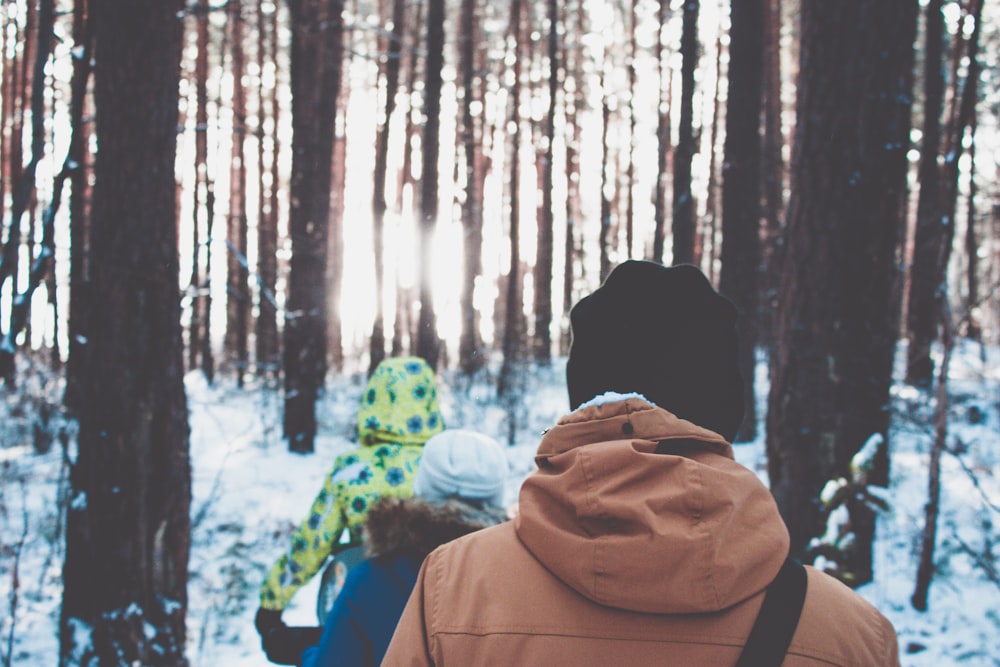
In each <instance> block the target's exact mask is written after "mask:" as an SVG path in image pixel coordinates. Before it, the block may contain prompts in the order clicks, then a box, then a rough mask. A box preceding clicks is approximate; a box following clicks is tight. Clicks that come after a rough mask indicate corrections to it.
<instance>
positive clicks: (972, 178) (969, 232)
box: [965, 111, 983, 343]
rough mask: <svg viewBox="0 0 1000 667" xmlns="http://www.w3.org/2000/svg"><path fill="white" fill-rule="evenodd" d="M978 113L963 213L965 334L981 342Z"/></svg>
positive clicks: (974, 115) (974, 116) (973, 128)
mask: <svg viewBox="0 0 1000 667" xmlns="http://www.w3.org/2000/svg"><path fill="white" fill-rule="evenodd" d="M977 125H978V123H977V117H976V113H975V111H973V114H972V123H971V125H970V127H969V133H970V135H971V137H970V138H971V141H970V142H969V197H968V200H967V202H966V215H965V258H966V262H967V265H966V267H965V287H966V292H965V321H966V329H965V335H966V336H968V337H969V338H971V339H972V340H975V341H978V342H979V343H982V342H983V330H982V325H981V323H980V319H979V313H978V311H979V305H980V304H979V240H978V232H977V227H978V223H977V221H976V218H977V211H976V196H977V194H978V191H979V188H978V181H977V179H976V129H977Z"/></svg>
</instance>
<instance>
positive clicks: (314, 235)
mask: <svg viewBox="0 0 1000 667" xmlns="http://www.w3.org/2000/svg"><path fill="white" fill-rule="evenodd" d="M288 7H289V12H290V17H291V25H292V53H291V93H292V182H291V192H290V201H291V208H290V211H289V224H288V227H289V233H290V235H291V237H292V256H291V260H290V262H289V272H288V296H287V300H286V304H285V308H286V310H285V327H284V354H283V356H284V370H285V415H284V434H285V437H286V438H287V439H288V447H289V449H290V450H291V451H294V452H311V451H313V448H314V440H315V437H316V399H317V397H318V395H319V390H320V387H322V385H323V380H324V378H325V376H326V342H327V341H326V335H327V334H326V325H327V312H326V310H327V285H326V261H327V246H328V238H327V234H328V225H327V223H328V220H329V213H330V182H331V175H330V172H331V162H332V149H333V132H334V121H335V116H336V110H337V95H338V91H339V88H340V60H341V38H342V28H343V24H342V21H343V18H342V9H343V3H342V2H341V0H289V4H288Z"/></svg>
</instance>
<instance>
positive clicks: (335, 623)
mask: <svg viewBox="0 0 1000 667" xmlns="http://www.w3.org/2000/svg"><path fill="white" fill-rule="evenodd" d="M364 565H365V564H364V563H363V564H362V565H359V566H358V567H357V568H356V569H355V570H352V571H351V573H350V574H348V575H347V581H345V582H344V588H343V589H342V590H341V591H340V595H338V596H337V598H336V600H334V602H333V608H332V609H331V610H330V613H329V615H328V616H327V617H326V623H325V624H324V626H323V636H322V637H321V638H320V640H319V645H318V646H317V647H316V648H315V649H314V650H313V651H312V652H307V653H305V654H303V656H302V667H325V666H328V665H368V664H372V655H371V642H370V640H369V639H368V638H367V637H366V636H365V630H364V627H363V626H364V619H363V618H362V616H363V614H358V613H357V612H356V609H357V608H358V606H359V605H360V604H363V603H364V600H363V599H362V596H363V592H364V588H365V586H366V582H365V580H364V577H365V576H367V570H366V568H364V567H363V566H364Z"/></svg>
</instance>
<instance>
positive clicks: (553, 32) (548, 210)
mask: <svg viewBox="0 0 1000 667" xmlns="http://www.w3.org/2000/svg"><path fill="white" fill-rule="evenodd" d="M546 7H547V9H548V18H549V31H548V57H549V91H548V94H549V108H548V110H547V111H546V114H545V138H544V142H543V143H544V146H545V152H544V158H543V162H542V193H541V194H542V210H541V216H540V220H539V225H538V242H537V254H536V257H535V274H534V284H535V361H536V362H538V363H539V364H542V365H548V364H550V363H551V362H552V258H553V255H554V251H555V249H554V247H553V243H554V237H555V233H554V226H555V215H554V211H553V208H552V207H553V202H552V187H553V180H554V179H553V173H552V170H553V164H552V162H553V158H554V153H553V150H554V146H553V144H554V143H555V136H556V104H557V103H558V91H559V3H558V2H556V0H548V2H547V3H546Z"/></svg>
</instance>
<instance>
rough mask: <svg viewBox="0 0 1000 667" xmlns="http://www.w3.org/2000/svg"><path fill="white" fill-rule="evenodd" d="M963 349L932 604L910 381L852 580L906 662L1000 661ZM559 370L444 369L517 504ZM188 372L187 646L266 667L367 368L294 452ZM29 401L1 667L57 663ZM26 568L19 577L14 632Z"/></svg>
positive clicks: (984, 421) (6, 418)
mask: <svg viewBox="0 0 1000 667" xmlns="http://www.w3.org/2000/svg"><path fill="white" fill-rule="evenodd" d="M956 355H957V356H956V358H955V361H954V362H953V364H954V368H953V378H952V399H951V401H952V413H951V424H950V434H951V438H950V440H949V451H950V453H948V454H946V455H945V457H944V459H943V460H942V514H941V517H940V523H939V530H938V535H939V540H938V546H937V551H936V561H937V563H938V567H937V573H936V575H935V579H934V581H933V583H932V585H931V589H930V609H929V611H927V612H917V611H915V610H914V609H913V608H912V607H911V605H910V603H909V598H910V596H911V595H912V593H913V589H914V581H915V575H916V567H917V558H918V556H919V539H920V529H921V527H922V524H923V516H924V503H925V502H926V498H927V461H928V451H929V446H930V442H931V439H932V437H933V429H932V428H931V427H930V419H931V416H932V414H933V402H932V400H931V399H930V398H929V397H928V395H926V394H923V393H921V392H917V391H914V390H912V389H911V388H908V387H903V386H898V387H897V388H896V390H895V391H894V393H893V396H894V401H895V406H894V407H895V410H896V412H895V419H894V429H893V432H892V434H891V435H890V439H889V446H890V454H891V460H892V481H891V488H890V489H889V490H888V492H887V493H885V494H883V495H882V497H883V498H884V499H886V500H888V501H889V505H890V508H889V510H888V511H887V512H885V513H883V514H882V515H881V519H880V522H879V525H878V537H877V541H876V545H875V569H876V578H875V581H874V582H872V583H870V584H868V585H866V586H864V587H862V588H861V589H859V592H860V594H861V595H863V596H864V597H865V598H867V599H868V600H869V601H871V602H872V604H874V605H875V606H876V607H878V608H879V609H880V610H881V611H882V612H883V613H884V614H885V615H886V616H887V617H888V618H889V619H890V620H891V621H892V622H893V624H894V625H895V627H896V629H897V631H898V633H899V642H900V650H901V659H902V664H903V665H905V666H906V667H943V666H946V665H970V666H984V667H986V666H998V665H1000V639H998V637H1000V584H998V583H997V582H995V581H991V580H990V578H989V576H988V575H987V573H986V572H987V570H988V568H990V567H992V568H993V570H992V571H993V576H996V574H995V573H996V570H997V567H998V565H997V562H996V560H995V558H996V551H997V546H996V544H997V542H1000V535H998V529H997V523H998V514H1000V509H998V505H1000V483H998V479H997V470H998V463H1000V448H998V446H997V443H998V441H1000V438H998V433H1000V416H998V413H997V409H998V403H1000V390H998V387H1000V370H998V368H996V367H992V366H986V365H984V363H983V362H982V361H981V359H980V354H979V350H978V348H976V347H974V346H962V347H960V348H959V349H957V350H956ZM564 363H565V362H564V360H563V361H559V362H556V363H555V364H554V365H553V367H552V368H541V369H537V368H536V369H529V370H528V371H527V372H528V377H527V378H526V379H525V381H524V386H525V387H526V390H525V395H524V396H523V398H522V399H521V400H519V401H516V402H514V407H513V408H511V412H510V413H508V412H507V411H505V409H504V408H503V407H502V406H503V403H502V402H500V401H498V400H497V399H496V397H495V390H494V389H493V388H492V386H491V385H490V384H489V382H488V378H487V377H486V375H485V374H481V375H480V376H478V377H477V378H474V379H473V380H469V379H466V378H464V377H462V376H460V375H458V374H454V373H451V372H447V373H444V374H443V375H442V377H441V398H442V407H443V412H444V416H445V420H446V423H447V424H448V425H449V426H450V427H465V428H473V429H476V430H479V431H481V432H484V433H486V434H488V435H491V436H493V437H495V438H496V439H497V440H499V441H500V442H502V443H508V444H510V446H509V447H508V449H507V451H508V454H509V459H510V464H511V471H512V478H511V480H510V482H509V484H508V488H507V490H506V499H507V501H508V502H510V503H512V504H513V503H515V502H516V497H517V488H518V486H519V484H520V480H521V479H523V477H524V476H525V475H527V474H528V473H530V471H531V470H532V469H533V466H534V463H533V457H534V452H535V448H536V446H537V444H538V441H539V439H540V435H541V432H542V431H544V430H545V429H546V428H548V427H549V426H551V425H552V424H554V423H555V421H556V420H557V419H558V418H559V417H560V416H562V415H563V414H565V413H566V412H568V409H569V406H568V400H567V397H566V391H565V383H564V377H565V376H564V368H565V366H564ZM766 377H767V372H766V367H763V365H762V367H761V368H759V369H758V377H757V380H758V382H757V387H756V388H757V391H758V394H759V396H760V397H761V400H762V401H763V400H765V398H766V391H767V387H766ZM186 382H187V392H188V403H189V408H190V415H191V416H190V424H191V455H192V475H193V477H192V484H193V501H192V507H191V516H192V552H191V566H190V581H189V589H188V595H189V609H188V615H187V623H188V655H189V657H190V661H191V665H192V667H203V666H209V665H226V666H227V667H269V665H270V663H269V662H267V660H266V658H265V657H264V655H263V653H262V652H261V650H260V644H259V640H258V637H257V633H256V631H255V630H254V627H253V616H254V612H255V611H256V608H257V591H258V588H259V585H260V582H261V581H262V579H263V577H264V575H265V574H266V572H267V570H268V569H269V568H270V566H271V564H272V563H273V562H274V560H275V559H276V558H277V557H278V555H279V554H280V553H281V552H282V551H283V550H284V549H285V548H286V546H287V540H288V535H289V534H290V533H291V531H292V530H293V529H294V527H295V525H296V524H297V523H298V521H300V520H301V518H302V517H303V516H304V515H305V513H306V510H307V509H308V506H309V504H310V503H311V501H312V499H313V497H314V494H315V493H316V491H318V489H319V488H320V486H321V485H322V482H323V478H324V476H325V475H326V474H327V472H328V469H329V466H330V464H331V463H332V461H333V459H334V458H335V457H336V456H337V455H338V454H340V453H341V452H343V451H345V450H347V449H349V448H350V447H352V446H353V432H354V428H355V427H354V416H355V409H356V407H357V404H358V401H359V398H360V395H361V391H362V386H363V383H364V377H363V374H361V373H357V374H351V375H344V376H341V377H337V378H331V379H330V381H329V383H328V385H327V389H326V392H325V395H324V396H323V398H322V400H321V402H320V403H319V406H318V420H319V423H320V430H319V435H318V437H317V441H316V451H315V453H314V454H311V455H298V454H292V453H289V452H288V449H287V445H286V443H285V442H284V441H283V440H282V438H281V409H282V397H281V393H280V391H279V386H278V385H277V384H276V383H271V386H267V383H262V384H260V385H257V386H251V387H248V388H245V389H242V390H239V389H236V388H235V387H234V386H232V385H231V384H227V383H226V382H220V383H219V384H218V385H216V386H209V385H208V384H206V382H205V381H204V379H203V378H202V376H201V375H200V374H197V373H193V374H190V375H189V376H188V377H187V378H186ZM3 391H6V390H3ZM22 391H23V390H22ZM15 399H16V400H15ZM18 401H22V402H23V395H17V396H15V395H8V394H4V393H0V664H5V663H4V658H5V657H6V653H7V646H8V639H9V638H11V637H12V638H13V639H12V646H13V656H12V660H11V664H13V665H21V666H24V667H28V666H29V665H41V664H55V663H56V662H57V659H56V656H57V651H58V637H57V623H58V617H59V602H60V596H61V587H60V575H61V561H62V554H63V545H62V541H61V540H62V533H61V522H60V516H59V512H58V507H59V503H58V502H57V499H58V498H59V497H60V494H65V493H66V491H65V480H66V477H65V476H66V469H65V465H64V454H63V452H62V451H60V450H59V448H58V447H54V448H52V450H50V451H49V452H47V453H45V454H38V453H35V452H34V450H33V448H32V447H31V437H30V436H31V427H30V424H29V422H24V423H22V421H23V420H24V419H28V418H29V417H26V416H24V415H26V414H27V413H26V411H25V410H23V405H22V403H19V402H18ZM12 406H14V407H12ZM17 406H21V407H20V408H17ZM762 406H763V404H762ZM762 406H761V410H760V412H759V415H758V416H759V417H763V407H762ZM14 408H17V409H16V410H15V409H14ZM973 416H975V418H973ZM511 417H513V420H514V427H513V428H511V427H510V423H511V422H510V418H511ZM759 431H760V434H761V435H760V436H759V437H758V439H757V440H755V441H754V442H751V443H746V444H739V445H736V446H735V453H736V457H737V460H739V461H740V462H741V463H743V464H744V465H746V466H748V467H749V468H751V469H752V470H754V471H755V472H756V473H757V474H758V475H759V476H760V477H761V479H763V480H764V481H765V483H766V481H767V473H766V458H765V448H764V435H763V422H761V428H760V429H759ZM71 442H72V441H71ZM74 502H85V500H83V499H81V498H77V499H74ZM816 564H817V565H822V563H816ZM15 566H16V568H17V575H18V582H19V586H18V589H17V605H16V609H15V613H14V616H13V618H14V621H13V625H12V621H11V614H10V601H11V599H12V582H13V581H14V576H13V575H14V568H15ZM316 579H318V577H317V578H316ZM317 583H318V582H316V581H314V582H313V583H312V584H310V585H309V586H307V587H306V588H305V589H303V590H302V591H300V592H299V593H298V595H296V597H295V599H294V600H293V603H292V606H291V607H290V609H289V610H288V611H287V612H286V614H285V616H284V620H285V621H286V622H287V623H289V624H290V625H307V624H313V623H314V622H315V612H314V606H315V604H314V603H315V599H316V589H317ZM74 627H75V628H76V632H77V640H76V642H75V643H76V645H77V646H85V645H86V644H88V643H89V640H88V638H87V636H88V634H89V629H88V628H86V627H84V626H83V624H81V623H76V624H75V626H74Z"/></svg>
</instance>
